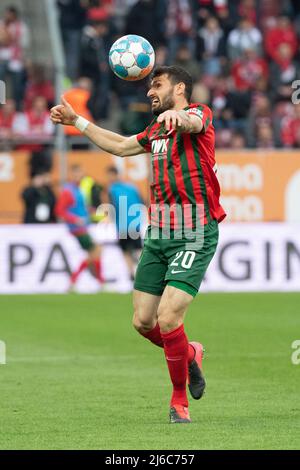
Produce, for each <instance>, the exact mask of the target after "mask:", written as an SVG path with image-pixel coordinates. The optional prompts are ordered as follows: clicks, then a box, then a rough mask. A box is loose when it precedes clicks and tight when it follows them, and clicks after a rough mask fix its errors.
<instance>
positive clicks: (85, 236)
mask: <svg viewBox="0 0 300 470" xmlns="http://www.w3.org/2000/svg"><path fill="white" fill-rule="evenodd" d="M69 175H70V176H69V182H68V183H66V184H65V185H64V187H63V189H62V191H61V193H60V195H59V198H58V200H57V204H56V207H55V214H56V216H57V217H58V218H59V219H61V220H62V221H64V222H65V223H66V224H67V225H68V228H69V230H70V233H71V234H72V235H73V236H74V237H75V238H76V240H77V241H78V243H79V244H80V246H81V248H82V249H83V250H85V251H86V252H87V257H86V258H85V259H84V260H83V261H82V262H81V263H80V265H79V267H78V268H77V269H76V270H75V271H74V272H73V273H72V274H71V286H70V290H72V289H73V288H74V287H75V284H76V282H77V279H78V278H79V276H80V274H81V273H82V272H83V271H85V270H86V269H87V270H89V271H90V273H91V274H92V275H93V276H94V277H95V278H96V279H97V281H98V282H99V284H100V285H101V286H102V285H103V282H104V280H103V276H102V264H101V259H100V255H101V247H100V246H99V245H98V244H96V243H95V242H94V241H93V239H92V237H91V236H90V234H89V233H88V226H89V224H90V214H89V209H88V206H87V204H86V201H85V198H84V194H83V192H82V190H81V189H80V183H81V181H82V179H83V177H84V173H83V170H82V168H81V167H80V166H79V165H72V166H71V168H70V172H69Z"/></svg>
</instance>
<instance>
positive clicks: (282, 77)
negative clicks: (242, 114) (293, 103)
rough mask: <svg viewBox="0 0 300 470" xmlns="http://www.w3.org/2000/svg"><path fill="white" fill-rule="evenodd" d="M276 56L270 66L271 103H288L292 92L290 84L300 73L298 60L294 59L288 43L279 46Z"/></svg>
mask: <svg viewBox="0 0 300 470" xmlns="http://www.w3.org/2000/svg"><path fill="white" fill-rule="evenodd" d="M277 54H278V55H277V61H276V62H271V64H270V75H271V77H272V80H270V86H271V97H272V100H273V102H277V101H280V100H289V101H290V100H291V95H292V93H293V91H294V90H293V88H292V83H293V81H294V80H297V78H298V77H299V73H300V64H299V60H298V59H296V58H294V53H293V48H292V46H291V45H290V44H289V43H282V44H280V46H279V47H278V51H277Z"/></svg>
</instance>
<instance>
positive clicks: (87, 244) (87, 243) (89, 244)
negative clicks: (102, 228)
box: [74, 233, 95, 251]
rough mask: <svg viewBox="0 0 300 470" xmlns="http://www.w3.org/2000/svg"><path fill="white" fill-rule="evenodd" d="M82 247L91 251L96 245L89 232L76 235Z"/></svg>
mask: <svg viewBox="0 0 300 470" xmlns="http://www.w3.org/2000/svg"><path fill="white" fill-rule="evenodd" d="M74 236H75V237H76V238H77V240H78V242H79V244H80V246H81V248H83V250H85V251H91V250H92V249H93V248H94V247H95V243H94V242H93V240H92V237H91V236H90V235H89V234H88V233H83V234H82V235H75V234H74Z"/></svg>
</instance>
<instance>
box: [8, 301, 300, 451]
mask: <svg viewBox="0 0 300 470" xmlns="http://www.w3.org/2000/svg"><path fill="white" fill-rule="evenodd" d="M299 305H300V294H202V295H199V296H198V297H197V298H196V299H195V301H194V302H193V304H192V305H191V307H190V309H189V312H188V315H187V318H186V323H185V324H186V331H187V333H188V335H189V338H190V340H202V342H203V343H204V345H205V347H206V358H205V362H204V371H205V375H206V378H207V384H208V385H207V392H206V395H205V396H204V398H203V399H202V400H200V401H194V400H192V399H191V400H190V412H191V418H192V420H193V422H192V424H188V425H180V424H179V425H170V424H168V408H169V397H170V391H171V387H170V383H169V378H168V372H167V367H166V364H165V361H164V357H163V353H162V350H161V349H159V348H157V347H155V346H153V345H152V344H151V343H150V342H148V341H146V340H144V339H143V338H141V337H139V335H138V334H137V333H135V331H134V330H133V328H132V327H131V296H130V295H117V294H108V293H107V294H102V295H101V294H98V295H75V294H73V295H69V296H63V295H60V296H59V295H57V296H54V295H51V296H50V295H49V296H47V295H44V296H1V297H0V340H2V341H5V343H6V347H7V364H5V365H0V393H1V406H0V448H1V449H113V450H117V449H153V450H154V449H164V450H168V449H175V450H179V449H299V448H300V401H299V392H300V365H298V366H297V365H293V364H292V362H291V355H292V352H293V349H292V347H291V344H292V342H293V341H294V340H296V339H300V328H299V323H300V319H299Z"/></svg>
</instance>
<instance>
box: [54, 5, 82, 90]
mask: <svg viewBox="0 0 300 470" xmlns="http://www.w3.org/2000/svg"><path fill="white" fill-rule="evenodd" d="M57 5H58V8H59V13H60V15H59V23H60V28H61V32H62V40H63V45H64V50H65V58H66V73H67V76H68V77H69V78H70V79H71V80H72V81H73V80H76V79H77V78H78V74H79V54H78V51H79V50H80V41H81V35H82V30H83V27H84V25H85V22H86V11H87V7H88V6H89V2H88V0H57Z"/></svg>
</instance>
